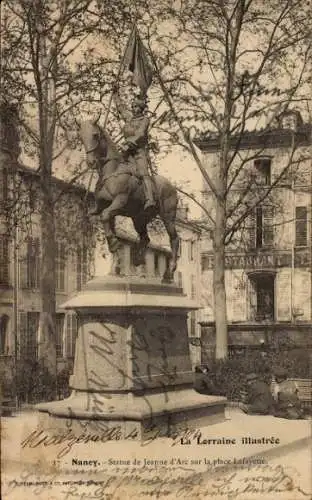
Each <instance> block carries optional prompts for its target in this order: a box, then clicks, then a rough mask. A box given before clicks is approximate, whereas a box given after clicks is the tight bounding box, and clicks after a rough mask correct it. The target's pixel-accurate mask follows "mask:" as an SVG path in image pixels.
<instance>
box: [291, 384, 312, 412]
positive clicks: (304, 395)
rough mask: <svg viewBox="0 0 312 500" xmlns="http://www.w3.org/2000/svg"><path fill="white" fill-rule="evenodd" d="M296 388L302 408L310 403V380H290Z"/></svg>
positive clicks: (311, 392)
mask: <svg viewBox="0 0 312 500" xmlns="http://www.w3.org/2000/svg"><path fill="white" fill-rule="evenodd" d="M291 380H292V381H293V382H295V383H296V385H297V387H298V397H299V399H300V401H301V403H302V405H303V406H304V407H306V406H311V403H312V380H311V379H309V378H292V379H291Z"/></svg>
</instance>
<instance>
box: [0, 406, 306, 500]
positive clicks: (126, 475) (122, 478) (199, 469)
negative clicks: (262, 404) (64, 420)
mask: <svg viewBox="0 0 312 500" xmlns="http://www.w3.org/2000/svg"><path fill="white" fill-rule="evenodd" d="M226 416H227V420H226V421H225V422H223V423H218V424H214V425H211V426H208V427H205V428H202V429H199V430H197V433H189V434H188V435H187V436H186V435H184V436H182V435H181V436H179V437H178V438H177V439H176V440H172V439H169V438H158V439H156V440H154V441H152V442H150V443H145V444H144V446H142V444H141V443H138V442H133V441H131V442H130V441H129V442H128V441H110V442H106V443H99V442H92V443H89V444H83V443H81V442H80V443H75V444H73V445H72V446H71V447H70V448H69V447H68V449H67V450H66V443H65V444H64V443H63V445H62V444H59V445H54V444H52V445H50V446H44V445H40V446H37V447H36V448H27V447H25V448H24V449H21V447H20V443H21V442H22V440H23V439H25V437H26V436H29V435H30V433H31V432H33V431H34V430H35V429H36V427H37V421H38V415H37V414H36V413H34V412H30V411H27V412H23V413H21V414H19V415H18V416H16V417H12V418H4V419H3V426H2V428H3V432H2V460H3V476H4V483H5V485H6V486H8V484H9V481H10V480H11V481H12V480H16V478H18V477H21V474H22V475H23V474H24V475H23V477H25V471H26V470H27V471H28V476H27V477H29V474H30V477H31V474H33V475H34V470H35V471H36V478H37V479H38V478H40V479H43V478H44V479H45V480H50V482H51V488H52V490H53V491H52V490H49V493H48V492H47V491H45V490H44V491H42V495H41V496H40V495H39V497H38V494H36V495H35V493H34V491H32V489H31V486H29V488H28V490H27V492H26V495H25V492H24V496H23V495H22V493H23V491H22V488H19V487H18V486H16V487H15V488H14V489H13V490H10V488H8V489H7V490H5V493H6V495H7V496H3V499H5V500H7V499H9V500H19V499H20V498H21V499H22V498H26V497H27V498H29V499H31V498H40V499H41V498H42V499H43V500H45V498H47V499H49V500H50V499H52V498H60V499H61V500H64V499H65V498H66V499H68V500H71V499H74V498H78V496H77V494H79V495H80V496H81V497H82V498H92V494H93V496H94V491H93V489H94V488H95V486H94V484H93V482H94V481H99V480H101V481H102V483H103V481H104V482H105V485H106V486H105V488H104V489H103V492H102V493H103V494H102V496H101V495H100V496H98V497H96V496H94V498H99V499H103V500H106V499H108V498H111V499H114V500H118V499H119V498H120V499H121V498H123V499H124V498H126V499H127V498H138V497H140V498H164V499H165V498H166V499H168V500H171V499H172V500H173V499H174V498H179V497H180V498H187V499H190V500H191V499H193V498H194V499H195V498H199V499H201V498H202V499H203V500H204V499H206V498H208V499H209V498H213V499H214V500H218V499H219V498H220V499H226V500H228V498H231V499H233V500H234V499H235V498H237V499H238V500H242V499H244V500H258V499H259V500H260V499H261V500H271V499H272V500H273V499H274V500H275V499H280V500H297V499H303V498H305V499H308V500H309V499H310V498H312V496H311V479H312V476H311V468H312V467H311V466H312V460H311V420H293V421H290V420H284V419H279V418H275V417H272V416H256V415H246V414H244V413H242V412H241V411H240V410H239V409H238V408H228V409H227V410H226ZM182 438H184V439H182ZM243 438H244V440H243ZM181 439H182V441H181ZM209 440H210V441H209ZM213 440H214V441H213ZM226 440H231V444H228V443H229V441H226ZM252 440H259V441H261V442H256V443H253V441H252ZM266 440H268V441H269V442H265V441H266ZM225 443H227V444H225ZM245 443H246V444H245ZM252 443H253V444H252ZM67 444H68V442H67ZM62 450H63V452H64V453H65V454H64V456H62V457H59V455H60V452H62ZM64 450H65V451H64ZM66 451H68V452H66ZM61 454H62V453H61ZM34 467H35V468H34ZM29 471H30V472H29ZM31 471H33V472H31ZM136 472H137V475H136ZM51 477H52V478H53V479H52V481H51ZM160 477H164V478H165V479H166V481H165V483H164V480H161V479H160ZM70 481H72V482H73V481H76V483H77V481H80V484H79V485H76V486H75V488H76V490H75V491H76V495H74V492H72V494H71V493H70V488H73V487H74V486H70V485H68V484H67V483H68V482H70ZM101 481H100V482H101ZM58 483H60V484H58ZM89 483H90V484H89ZM72 484H73V483H72ZM108 484H109V488H112V489H113V491H114V495H113V496H109V495H111V492H110V489H109V488H108V486H107V485H108ZM165 484H166V486H165ZM24 486H25V485H24ZM97 487H98V488H99V486H97ZM101 487H102V486H101ZM156 487H157V488H158V489H159V491H158V493H157V491H156V490H155V491H154V490H153V488H156ZM68 488H69V490H68ZM92 488H93V489H92ZM179 488H180V489H179ZM37 489H38V488H37ZM104 490H105V491H104ZM52 492H53V494H52ZM32 494H34V496H31V495H32ZM19 495H20V496H19ZM44 495H47V496H44Z"/></svg>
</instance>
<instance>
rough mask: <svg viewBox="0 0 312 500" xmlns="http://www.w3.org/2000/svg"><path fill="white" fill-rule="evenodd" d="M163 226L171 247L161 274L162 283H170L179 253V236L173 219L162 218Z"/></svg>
mask: <svg viewBox="0 0 312 500" xmlns="http://www.w3.org/2000/svg"><path fill="white" fill-rule="evenodd" d="M163 222H164V225H165V228H166V230H167V233H168V236H169V239H170V247H171V257H170V259H168V260H167V267H166V270H165V273H164V275H163V282H164V283H172V281H173V278H174V272H175V270H176V268H177V262H178V253H179V236H178V233H177V230H176V226H175V220H173V219H163Z"/></svg>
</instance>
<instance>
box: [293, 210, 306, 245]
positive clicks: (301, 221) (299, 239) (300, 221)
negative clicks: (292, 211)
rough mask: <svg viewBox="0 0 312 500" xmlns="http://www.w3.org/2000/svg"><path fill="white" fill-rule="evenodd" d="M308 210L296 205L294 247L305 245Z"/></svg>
mask: <svg viewBox="0 0 312 500" xmlns="http://www.w3.org/2000/svg"><path fill="white" fill-rule="evenodd" d="M307 241H308V211H307V207H296V247H304V246H307Z"/></svg>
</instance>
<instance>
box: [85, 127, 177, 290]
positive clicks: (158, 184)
mask: <svg viewBox="0 0 312 500" xmlns="http://www.w3.org/2000/svg"><path fill="white" fill-rule="evenodd" d="M80 136H81V139H82V142H83V144H84V147H85V150H86V155H87V162H88V164H89V165H90V167H92V168H94V169H95V170H96V171H97V174H98V180H97V184H96V187H95V201H96V206H95V209H94V210H92V212H90V215H99V214H101V213H102V217H101V220H102V221H103V224H104V231H105V235H106V238H107V243H108V247H109V250H110V252H111V253H113V254H114V253H115V252H117V250H118V249H119V248H120V245H121V244H120V242H119V240H118V238H117V236H116V232H115V217H116V216H117V215H123V216H126V217H130V218H131V219H132V221H133V225H134V228H135V230H136V231H137V233H138V235H139V243H138V251H137V256H136V262H135V264H136V265H137V266H138V265H141V264H144V262H145V252H146V248H147V245H148V243H149V241H150V239H149V237H148V232H147V224H148V223H149V222H151V220H152V219H154V218H155V217H156V216H157V215H159V217H160V218H161V220H162V221H163V223H164V225H165V228H166V230H167V233H168V235H169V239H170V246H171V258H170V259H167V267H166V270H165V273H164V275H163V281H164V282H169V283H170V282H172V281H173V278H174V272H175V270H176V267H177V259H178V249H179V238H178V234H177V231H176V225H175V221H176V212H177V204H178V195H177V190H176V188H175V187H174V186H173V185H172V184H171V183H170V182H169V181H168V180H167V179H166V178H164V177H162V176H160V175H155V176H153V180H154V182H153V184H154V187H153V189H154V197H155V200H156V208H155V210H154V212H153V213H147V214H146V213H145V212H144V201H145V200H144V193H143V187H142V180H141V179H140V177H139V176H138V175H137V174H136V171H135V165H131V162H129V161H125V158H124V156H123V155H122V153H121V152H120V151H119V150H118V148H117V146H116V145H115V143H114V142H113V141H112V139H111V137H110V136H109V134H108V133H107V132H106V130H104V129H102V128H101V127H100V126H99V125H98V124H97V123H96V122H92V121H86V122H83V123H82V124H81V127H80Z"/></svg>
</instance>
